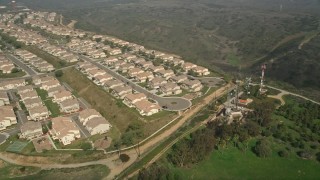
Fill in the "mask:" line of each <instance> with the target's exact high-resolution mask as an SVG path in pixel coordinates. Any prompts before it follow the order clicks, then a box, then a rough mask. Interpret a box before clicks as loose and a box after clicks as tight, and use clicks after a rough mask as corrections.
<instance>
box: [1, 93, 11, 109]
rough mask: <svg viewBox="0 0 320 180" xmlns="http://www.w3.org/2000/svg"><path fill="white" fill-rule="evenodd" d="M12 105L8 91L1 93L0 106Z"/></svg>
mask: <svg viewBox="0 0 320 180" xmlns="http://www.w3.org/2000/svg"><path fill="white" fill-rule="evenodd" d="M8 104H10V101H9V97H8V94H7V92H6V91H0V106H4V105H8Z"/></svg>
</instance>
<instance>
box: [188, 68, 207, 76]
mask: <svg viewBox="0 0 320 180" xmlns="http://www.w3.org/2000/svg"><path fill="white" fill-rule="evenodd" d="M192 71H193V72H195V73H197V74H198V75H199V76H206V75H209V74H210V71H209V70H208V69H207V68H204V67H202V66H197V67H195V68H192Z"/></svg>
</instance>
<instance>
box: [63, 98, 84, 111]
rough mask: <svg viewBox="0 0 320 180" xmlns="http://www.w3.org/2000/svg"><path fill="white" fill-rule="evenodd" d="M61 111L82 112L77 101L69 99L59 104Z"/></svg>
mask: <svg viewBox="0 0 320 180" xmlns="http://www.w3.org/2000/svg"><path fill="white" fill-rule="evenodd" d="M59 106H60V111H61V112H64V113H74V112H77V111H79V110H80V105H79V102H78V101H77V99H67V100H64V101H62V102H60V103H59Z"/></svg>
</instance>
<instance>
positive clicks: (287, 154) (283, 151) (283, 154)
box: [278, 150, 289, 157]
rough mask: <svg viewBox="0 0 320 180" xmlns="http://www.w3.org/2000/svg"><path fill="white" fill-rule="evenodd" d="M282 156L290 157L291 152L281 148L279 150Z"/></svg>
mask: <svg viewBox="0 0 320 180" xmlns="http://www.w3.org/2000/svg"><path fill="white" fill-rule="evenodd" d="M278 154H279V156H280V157H288V156H289V152H288V151H286V150H281V151H279V152H278Z"/></svg>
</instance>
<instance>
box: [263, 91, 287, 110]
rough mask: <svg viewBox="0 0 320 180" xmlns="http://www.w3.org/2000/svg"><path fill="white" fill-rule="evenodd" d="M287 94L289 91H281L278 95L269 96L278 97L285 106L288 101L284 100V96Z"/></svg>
mask: <svg viewBox="0 0 320 180" xmlns="http://www.w3.org/2000/svg"><path fill="white" fill-rule="evenodd" d="M287 94H289V93H286V92H283V91H282V92H281V93H279V94H277V95H268V97H269V98H273V99H278V100H280V102H281V106H283V105H285V104H286V102H285V101H284V99H283V96H284V95H287Z"/></svg>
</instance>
